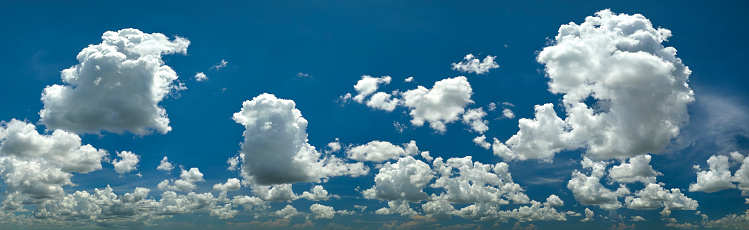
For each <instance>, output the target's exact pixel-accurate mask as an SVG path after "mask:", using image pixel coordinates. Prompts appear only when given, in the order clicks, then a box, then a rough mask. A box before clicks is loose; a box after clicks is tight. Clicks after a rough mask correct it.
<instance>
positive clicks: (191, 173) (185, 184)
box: [157, 168, 205, 191]
mask: <svg viewBox="0 0 749 230" xmlns="http://www.w3.org/2000/svg"><path fill="white" fill-rule="evenodd" d="M179 178H180V179H178V180H173V179H172V180H164V181H161V183H159V184H158V186H157V187H158V188H159V189H161V190H174V191H190V190H193V189H196V188H197V187H198V186H197V185H195V183H197V182H202V181H205V180H204V179H203V173H201V172H200V170H198V168H190V170H184V169H182V172H181V173H180V175H179Z"/></svg>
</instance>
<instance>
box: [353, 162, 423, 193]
mask: <svg viewBox="0 0 749 230" xmlns="http://www.w3.org/2000/svg"><path fill="white" fill-rule="evenodd" d="M433 174H434V173H433V172H432V169H431V168H430V167H429V165H427V164H426V163H424V162H423V161H420V160H416V159H414V158H413V157H411V156H406V157H401V158H400V159H398V162H396V163H390V162H387V163H385V164H384V165H383V166H382V168H380V171H379V172H378V173H377V175H376V176H375V185H374V186H373V187H372V188H370V189H367V190H364V191H362V194H363V195H364V198H367V199H385V200H408V201H421V200H425V199H427V198H428V197H429V196H428V195H427V194H426V193H425V192H424V191H423V189H424V187H426V185H427V184H428V183H429V182H430V181H431V180H432V178H434V175H433Z"/></svg>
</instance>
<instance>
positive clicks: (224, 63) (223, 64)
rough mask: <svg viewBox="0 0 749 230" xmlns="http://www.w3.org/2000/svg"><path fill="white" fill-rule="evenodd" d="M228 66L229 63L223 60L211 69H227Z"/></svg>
mask: <svg viewBox="0 0 749 230" xmlns="http://www.w3.org/2000/svg"><path fill="white" fill-rule="evenodd" d="M227 64H229V62H227V61H226V60H224V59H221V62H219V63H218V64H216V65H214V66H212V67H211V68H210V69H215V70H220V69H221V68H224V67H226V65H227Z"/></svg>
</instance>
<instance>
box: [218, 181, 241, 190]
mask: <svg viewBox="0 0 749 230" xmlns="http://www.w3.org/2000/svg"><path fill="white" fill-rule="evenodd" d="M240 188H242V185H240V183H239V179H237V178H229V179H227V180H226V183H223V184H222V183H218V184H215V185H213V189H214V190H219V191H237V190H239V189H240Z"/></svg>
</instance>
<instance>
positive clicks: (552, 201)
mask: <svg viewBox="0 0 749 230" xmlns="http://www.w3.org/2000/svg"><path fill="white" fill-rule="evenodd" d="M544 205H547V206H564V201H562V199H560V198H559V196H557V195H554V194H551V195H550V196H549V198H546V202H545V203H544Z"/></svg>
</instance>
